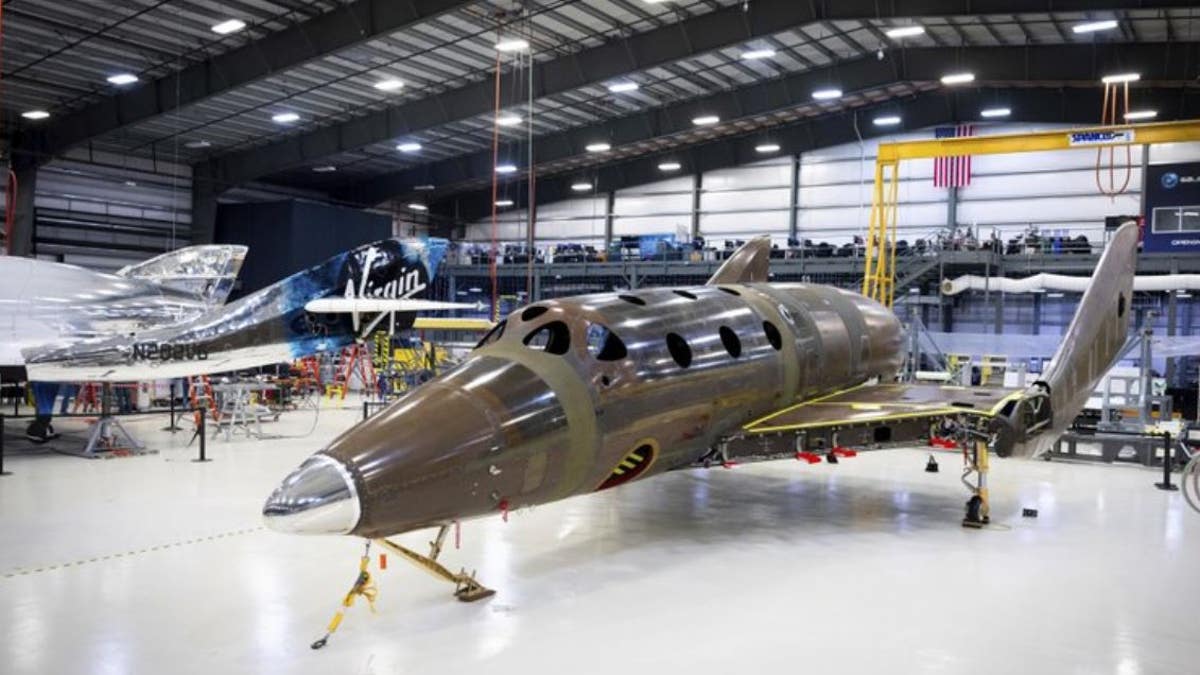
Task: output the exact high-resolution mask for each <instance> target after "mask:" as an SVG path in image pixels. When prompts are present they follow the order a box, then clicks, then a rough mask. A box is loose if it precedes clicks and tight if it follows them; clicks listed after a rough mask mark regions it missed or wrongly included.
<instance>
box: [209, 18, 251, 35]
mask: <svg viewBox="0 0 1200 675" xmlns="http://www.w3.org/2000/svg"><path fill="white" fill-rule="evenodd" d="M245 27H246V22H245V21H242V20H241V19H229V20H228V21H222V22H221V23H219V24H217V25H215V26H213V27H212V32H214V33H216V34H217V35H230V34H232V33H236V32H238V31H240V30H242V29H243V28H245Z"/></svg>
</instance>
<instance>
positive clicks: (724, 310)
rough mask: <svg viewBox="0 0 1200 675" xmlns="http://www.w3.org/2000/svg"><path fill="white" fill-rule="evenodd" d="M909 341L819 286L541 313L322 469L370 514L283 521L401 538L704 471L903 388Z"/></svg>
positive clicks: (596, 298) (508, 326)
mask: <svg viewBox="0 0 1200 675" xmlns="http://www.w3.org/2000/svg"><path fill="white" fill-rule="evenodd" d="M610 334H611V335H612V336H616V342H615V343H614V342H612V341H611V340H610V339H609V338H608V336H609V335H610ZM901 342H902V340H901V327H900V324H899V322H898V321H897V320H896V318H895V316H894V315H893V314H892V313H891V312H890V311H889V310H887V309H886V308H884V307H882V306H881V305H879V304H878V303H876V302H874V301H872V300H869V299H867V298H865V297H863V296H860V295H858V294H855V293H850V292H847V291H843V290H839V289H836V288H832V287H827V286H819V285H807V284H768V283H761V284H744V285H739V284H733V285H722V286H701V287H694V288H688V289H674V290H672V289H654V290H642V291H631V292H629V293H626V294H600V295H586V296H578V297H573V298H566V299H561V300H547V301H543V302H539V303H535V304H534V305H531V306H529V307H526V308H524V309H523V310H521V311H519V312H516V313H514V314H512V315H511V316H509V317H508V318H507V320H506V321H505V322H503V324H502V325H501V326H500V327H498V328H497V331H495V332H494V333H493V334H492V335H490V336H489V337H488V338H485V340H484V344H483V345H481V346H480V347H479V348H478V349H477V350H476V351H475V352H474V353H473V354H472V355H471V356H470V357H469V358H468V359H467V361H465V362H464V363H463V364H462V365H460V366H459V367H458V368H456V369H455V370H454V371H452V372H450V373H447V374H446V375H444V376H442V377H440V378H438V379H436V380H434V381H432V382H430V383H428V384H426V385H424V386H422V387H421V388H419V389H418V390H416V391H414V392H413V393H412V394H410V395H409V396H407V397H405V398H403V399H401V400H400V401H397V402H396V403H394V404H393V405H392V406H390V407H389V408H387V409H385V410H383V411H381V412H380V413H378V414H376V415H375V416H374V417H372V418H371V419H369V420H368V421H366V422H364V423H362V424H360V425H358V426H356V427H354V428H353V429H351V430H349V431H348V432H346V433H345V434H343V435H342V436H341V437H339V438H338V439H336V440H335V441H334V442H333V443H331V444H330V445H329V447H327V448H326V449H325V450H323V451H322V452H321V453H320V454H319V455H318V456H317V459H315V460H312V462H314V463H316V464H320V465H321V466H322V467H324V468H322V469H313V470H310V472H309V473H310V474H311V473H317V472H319V473H323V474H328V475H325V476H324V477H323V480H325V479H328V480H329V481H332V482H331V483H330V485H333V484H334V483H336V482H337V480H338V477H337V476H335V475H334V472H337V473H338V474H340V476H341V479H344V480H346V481H347V482H348V487H347V488H346V491H347V492H348V493H352V494H351V496H352V497H353V502H354V503H353V504H349V502H348V501H347V502H344V503H343V506H342V507H340V509H338V510H331V511H329V512H328V513H326V514H324V515H321V514H319V513H311V512H310V513H307V514H300V515H297V516H296V517H295V519H294V521H293V522H294V526H288V525H287V523H286V517H281V518H277V519H276V523H275V526H278V527H279V529H285V530H290V531H297V532H321V531H324V532H352V533H353V534H357V535H361V536H365V537H378V536H385V535H390V534H394V533H398V532H404V531H408V530H412V529H417V528H421V527H426V526H429V525H434V524H439V523H445V522H449V521H452V520H458V519H462V518H465V517H470V516H476V515H481V514H485V513H494V512H495V511H497V510H501V509H511V508H517V507H520V506H526V505H532V504H540V503H545V502H550V501H554V500H557V499H562V498H564V497H568V496H571V495H579V494H585V493H589V492H593V491H596V490H598V489H603V488H607V487H612V486H615V485H617V484H620V483H622V482H626V481H628V480H632V479H640V478H645V477H647V476H651V475H655V474H657V473H661V472H663V471H669V470H672V469H677V468H682V467H686V466H689V465H692V464H693V463H695V462H696V461H698V460H699V459H700V458H701V457H703V456H704V455H705V454H706V453H708V452H710V450H711V448H713V447H714V444H715V443H716V442H717V441H718V439H720V438H721V437H722V436H725V435H727V434H729V433H731V432H734V431H736V430H737V429H739V428H740V427H741V426H742V425H745V424H746V423H747V422H750V421H752V420H754V419H755V418H757V417H759V416H762V415H765V414H767V413H770V412H772V411H776V410H779V409H780V408H782V407H785V406H786V405H789V404H790V403H792V402H796V401H803V400H807V399H812V398H814V397H819V396H821V395H823V394H825V393H829V392H832V391H836V390H840V389H844V388H846V387H849V386H852V385H855V384H859V383H862V382H864V381H866V380H868V379H869V378H872V377H880V376H883V377H887V376H891V375H892V374H894V373H895V372H896V371H897V369H898V367H899V365H900V360H901V354H900V347H901ZM618 343H619V344H618ZM303 474H304V469H303V468H302V469H301V470H300V472H299V474H294V478H293V479H289V480H291V481H292V483H293V484H295V483H297V482H303V481H304V480H305V479H304V478H303ZM295 476H300V478H295ZM307 480H310V481H311V478H310V479H307ZM288 485H289V483H288V482H286V481H285V484H284V486H283V488H281V490H282V491H283V493H282V494H278V495H277V497H278V498H273V500H274V501H275V502H276V503H277V504H278V505H279V509H277V511H278V513H277V515H281V516H287V505H286V504H285V502H286V501H287V497H288V495H287V492H288V489H289V488H288ZM302 489H304V488H302V487H299V486H295V485H294V486H293V488H292V490H293V491H296V490H302ZM321 489H324V488H321ZM271 503H272V502H268V511H270V507H271Z"/></svg>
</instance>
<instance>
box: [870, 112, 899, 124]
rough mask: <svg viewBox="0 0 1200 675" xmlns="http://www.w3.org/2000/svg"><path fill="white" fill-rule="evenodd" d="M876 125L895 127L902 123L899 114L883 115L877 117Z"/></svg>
mask: <svg viewBox="0 0 1200 675" xmlns="http://www.w3.org/2000/svg"><path fill="white" fill-rule="evenodd" d="M874 121H875V126H877V127H894V126H896V125H897V124H900V116H899V115H883V116H881V117H876V118H875V120H874Z"/></svg>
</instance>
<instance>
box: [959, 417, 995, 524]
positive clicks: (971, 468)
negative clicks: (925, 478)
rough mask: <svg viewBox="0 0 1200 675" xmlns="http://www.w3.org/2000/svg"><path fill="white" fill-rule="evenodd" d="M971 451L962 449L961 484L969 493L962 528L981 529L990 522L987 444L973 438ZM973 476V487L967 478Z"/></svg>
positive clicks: (984, 441)
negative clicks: (962, 467)
mask: <svg viewBox="0 0 1200 675" xmlns="http://www.w3.org/2000/svg"><path fill="white" fill-rule="evenodd" d="M970 445H971V447H972V450H968V449H966V448H965V447H964V448H963V459H964V460H966V464H967V466H966V469H964V470H963V483H964V484H965V485H966V486H967V489H968V490H970V491H971V498H970V499H968V500H967V515H966V516H965V517H964V518H963V521H962V524H963V527H971V528H975V529H981V528H983V526H985V525H987V524H989V523H991V522H992V519H991V507H990V505H989V504H988V484H987V478H988V442H987V441H986V440H983V439H980V438H975V439H972V442H971V444H970ZM972 473H973V474H975V482H974V485H972V484H971V482H970V481H969V480H968V476H970V475H971V474H972Z"/></svg>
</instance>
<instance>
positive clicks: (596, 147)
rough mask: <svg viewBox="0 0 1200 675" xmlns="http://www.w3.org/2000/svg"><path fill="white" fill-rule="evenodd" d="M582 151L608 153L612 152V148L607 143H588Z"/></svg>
mask: <svg viewBox="0 0 1200 675" xmlns="http://www.w3.org/2000/svg"><path fill="white" fill-rule="evenodd" d="M584 150H587V151H588V152H608V151H609V150H612V146H611V145H609V144H608V143H589V144H588V145H587V147H585V148H584Z"/></svg>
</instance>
